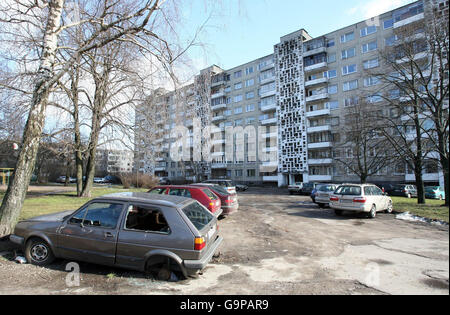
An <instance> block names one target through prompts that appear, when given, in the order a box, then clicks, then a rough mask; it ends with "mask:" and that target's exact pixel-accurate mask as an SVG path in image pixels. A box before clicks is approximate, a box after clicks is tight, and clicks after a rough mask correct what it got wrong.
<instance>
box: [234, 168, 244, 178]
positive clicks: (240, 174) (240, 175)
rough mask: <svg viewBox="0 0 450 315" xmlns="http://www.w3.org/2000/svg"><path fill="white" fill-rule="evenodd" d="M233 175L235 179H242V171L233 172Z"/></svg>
mask: <svg viewBox="0 0 450 315" xmlns="http://www.w3.org/2000/svg"><path fill="white" fill-rule="evenodd" d="M234 174H235V175H236V177H242V175H243V171H242V170H235V171H234Z"/></svg>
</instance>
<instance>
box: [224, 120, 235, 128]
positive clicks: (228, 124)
mask: <svg viewBox="0 0 450 315" xmlns="http://www.w3.org/2000/svg"><path fill="white" fill-rule="evenodd" d="M224 127H233V122H232V121H227V122H226V123H225V124H224Z"/></svg>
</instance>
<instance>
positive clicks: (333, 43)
mask: <svg viewBox="0 0 450 315" xmlns="http://www.w3.org/2000/svg"><path fill="white" fill-rule="evenodd" d="M334 45H336V43H335V42H334V38H332V39H329V40H328V41H327V47H328V48H330V47H334Z"/></svg>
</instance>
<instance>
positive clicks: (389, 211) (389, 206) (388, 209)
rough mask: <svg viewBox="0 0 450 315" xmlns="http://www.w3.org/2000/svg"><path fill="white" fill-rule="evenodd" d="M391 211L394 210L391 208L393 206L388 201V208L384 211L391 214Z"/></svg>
mask: <svg viewBox="0 0 450 315" xmlns="http://www.w3.org/2000/svg"><path fill="white" fill-rule="evenodd" d="M392 211H394V208H393V205H392V201H389V203H388V207H387V209H386V213H392Z"/></svg>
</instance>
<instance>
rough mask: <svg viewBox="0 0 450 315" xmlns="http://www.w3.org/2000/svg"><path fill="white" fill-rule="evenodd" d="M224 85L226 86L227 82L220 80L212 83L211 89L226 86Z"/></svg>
mask: <svg viewBox="0 0 450 315" xmlns="http://www.w3.org/2000/svg"><path fill="white" fill-rule="evenodd" d="M224 84H225V80H224V79H221V80H219V81H217V82H211V87H216V86H221V85H224Z"/></svg>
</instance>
